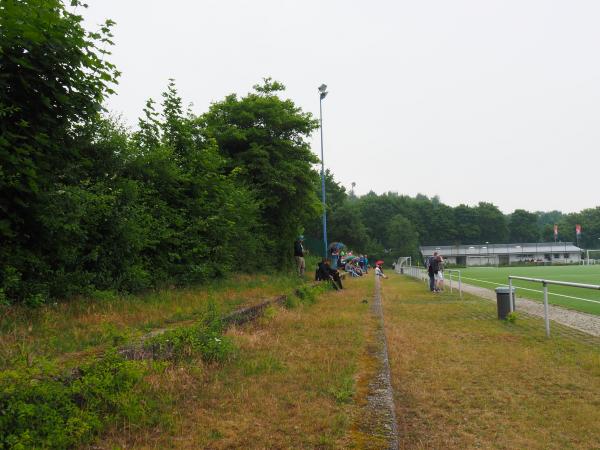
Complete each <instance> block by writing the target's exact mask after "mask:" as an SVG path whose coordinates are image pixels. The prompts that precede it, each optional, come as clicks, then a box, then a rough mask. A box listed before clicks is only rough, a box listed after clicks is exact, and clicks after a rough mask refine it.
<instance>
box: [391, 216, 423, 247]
mask: <svg viewBox="0 0 600 450" xmlns="http://www.w3.org/2000/svg"><path fill="white" fill-rule="evenodd" d="M386 240H387V244H388V245H389V246H390V247H389V248H391V250H392V253H393V254H394V255H396V256H412V257H415V256H417V255H418V254H419V252H418V246H419V233H418V232H417V230H416V229H415V227H414V225H413V224H412V222H411V221H410V220H408V219H407V218H406V217H403V216H401V215H400V214H398V215H396V216H394V217H392V218H391V220H390V221H389V223H388V226H387V239H386Z"/></svg>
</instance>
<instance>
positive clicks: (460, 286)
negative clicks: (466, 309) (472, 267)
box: [458, 270, 462, 299]
mask: <svg viewBox="0 0 600 450" xmlns="http://www.w3.org/2000/svg"><path fill="white" fill-rule="evenodd" d="M458 293H459V294H460V298H461V299H462V281H461V279H460V270H459V271H458Z"/></svg>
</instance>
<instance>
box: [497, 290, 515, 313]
mask: <svg viewBox="0 0 600 450" xmlns="http://www.w3.org/2000/svg"><path fill="white" fill-rule="evenodd" d="M509 292H510V288H509V287H508V286H500V287H497V288H496V305H497V306H498V319H500V320H504V319H506V316H508V314H509V313H510V301H511V299H510V295H509ZM512 300H513V305H514V300H515V288H513V289H512Z"/></svg>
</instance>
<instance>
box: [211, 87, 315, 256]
mask: <svg viewBox="0 0 600 450" xmlns="http://www.w3.org/2000/svg"><path fill="white" fill-rule="evenodd" d="M254 88H255V91H254V92H252V93H250V94H248V95H247V96H245V97H242V98H238V97H237V95H235V94H232V95H229V96H227V97H226V98H225V100H223V101H221V102H217V103H214V104H213V105H212V106H211V107H210V110H209V111H208V113H206V114H204V115H203V116H202V118H201V124H202V127H203V128H204V129H205V130H204V131H205V133H206V136H208V137H209V138H212V139H214V140H215V141H216V142H217V145H218V147H219V150H220V151H221V152H222V154H223V155H225V156H226V158H227V163H226V165H227V168H228V170H229V172H230V173H231V172H233V171H237V173H239V177H240V179H241V180H243V181H244V182H245V183H246V185H247V186H248V187H250V188H251V189H252V190H253V191H254V193H255V195H256V198H257V199H258V200H259V201H260V204H261V214H262V220H263V222H264V224H265V227H266V228H267V230H268V231H267V236H270V239H269V240H268V241H267V242H266V243H265V245H267V247H268V249H269V253H270V254H271V256H272V259H271V261H273V262H275V263H277V264H281V263H284V262H287V261H289V257H288V255H289V254H290V248H291V245H292V242H293V240H294V237H295V235H296V234H297V233H298V232H299V231H300V230H301V229H302V228H303V227H304V225H305V224H306V223H308V222H310V221H311V220H313V219H314V217H315V216H316V215H318V214H319V210H320V206H319V201H318V198H317V196H316V195H315V191H314V186H315V184H316V178H317V177H318V174H317V172H316V171H315V170H314V169H313V168H312V165H313V164H315V163H317V162H318V159H317V158H316V156H315V155H314V154H313V153H312V152H311V150H310V145H309V143H308V142H307V137H308V136H309V135H310V134H311V133H312V132H313V131H314V130H315V129H316V128H317V126H318V122H317V121H316V120H314V119H313V118H312V115H311V114H310V113H305V112H303V111H302V110H301V109H300V108H299V107H297V106H296V105H295V104H294V103H293V102H292V101H291V100H284V99H281V98H280V97H279V96H278V95H277V94H278V93H279V92H281V91H283V90H284V86H283V85H282V84H281V83H278V82H275V81H272V80H270V79H265V80H264V83H263V84H262V85H257V86H255V87H254Z"/></svg>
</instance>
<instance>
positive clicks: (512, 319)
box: [504, 311, 518, 323]
mask: <svg viewBox="0 0 600 450" xmlns="http://www.w3.org/2000/svg"><path fill="white" fill-rule="evenodd" d="M517 317H518V316H517V313H516V312H514V311H512V312H509V313H508V315H507V316H506V319H504V320H506V322H507V323H515V322H516V321H517Z"/></svg>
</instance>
